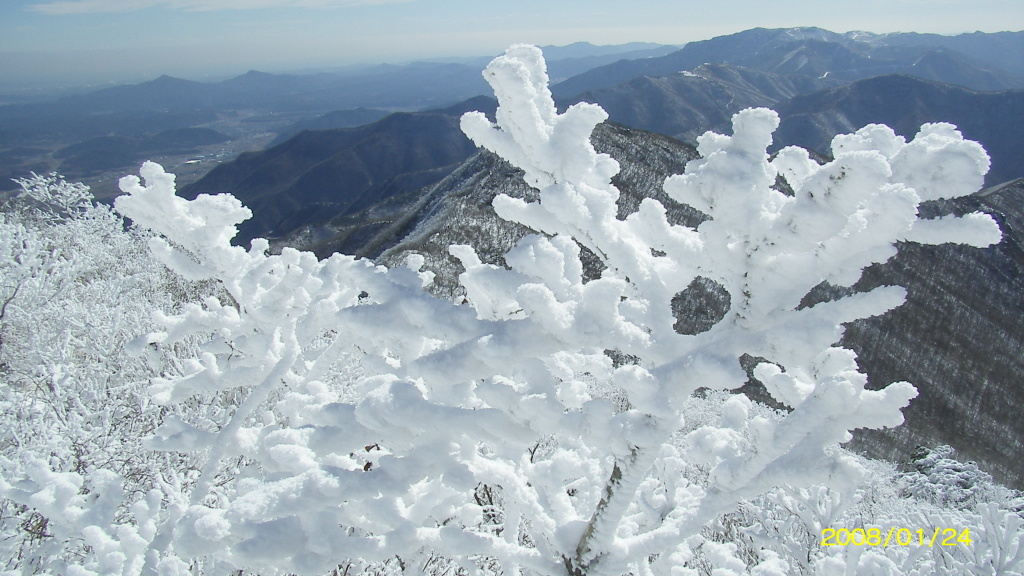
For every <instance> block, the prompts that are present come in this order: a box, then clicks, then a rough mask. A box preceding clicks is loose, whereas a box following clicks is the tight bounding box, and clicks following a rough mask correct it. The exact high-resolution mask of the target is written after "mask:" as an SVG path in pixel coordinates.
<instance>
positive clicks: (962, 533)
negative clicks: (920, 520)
mask: <svg viewBox="0 0 1024 576" xmlns="http://www.w3.org/2000/svg"><path fill="white" fill-rule="evenodd" d="M971 543H972V540H971V529H970V528H964V529H963V530H957V529H955V528H935V529H934V530H925V529H923V528H920V529H917V530H911V529H910V528H896V527H895V526H893V527H892V528H889V531H888V532H883V531H882V529H881V528H854V529H852V530H848V529H846V528H824V529H822V531H821V545H822V546H883V547H885V546H928V547H932V546H958V545H961V544H963V545H965V546H970V545H971Z"/></svg>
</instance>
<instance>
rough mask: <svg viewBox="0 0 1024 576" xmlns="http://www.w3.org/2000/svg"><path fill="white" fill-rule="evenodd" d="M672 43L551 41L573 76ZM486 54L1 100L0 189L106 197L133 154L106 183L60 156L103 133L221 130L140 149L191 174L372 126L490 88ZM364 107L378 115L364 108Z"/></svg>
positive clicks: (561, 68) (556, 69)
mask: <svg viewBox="0 0 1024 576" xmlns="http://www.w3.org/2000/svg"><path fill="white" fill-rule="evenodd" d="M675 49H676V47H673V46H660V45H657V44H647V43H632V44H625V45H621V46H594V45H592V44H587V43H577V44H572V45H570V46H565V47H550V48H549V52H551V53H552V54H553V56H552V57H551V69H552V73H553V74H560V75H561V77H568V76H572V75H575V74H578V73H580V72H583V71H585V70H587V69H589V68H592V67H594V66H601V65H604V64H608V63H610V62H613V61H615V60H618V59H620V58H623V57H627V58H630V57H631V58H646V57H651V56H661V55H664V54H665V53H668V52H672V51H674V50H675ZM489 60H490V57H481V58H479V59H470V60H469V61H460V62H414V63H410V64H405V65H391V64H382V65H378V66H367V67H359V68H347V69H342V70H339V71H334V72H318V73H310V74H268V73H265V72H259V71H255V70H253V71H249V72H248V73H246V74H243V75H241V76H238V77H234V78H230V79H227V80H223V81H220V82H212V83H211V82H196V81H191V80H183V79H180V78H174V77H170V76H161V77H159V78H156V79H154V80H151V81H148V82H143V83H141V84H134V85H126V86H116V87H111V88H105V89H102V90H97V91H94V92H90V93H86V94H77V95H70V96H64V97H61V98H58V99H55V100H49V101H47V100H43V101H34V102H21V101H19V102H16V103H10V104H6V105H3V104H2V102H3V99H2V98H0V191H2V190H10V189H13V188H14V184H13V183H12V182H11V181H10V179H11V178H17V177H23V176H26V175H28V173H29V172H30V171H34V172H37V173H46V172H50V171H54V170H55V171H59V172H61V173H63V174H65V175H66V176H67V177H69V178H73V179H86V180H87V183H89V184H92V185H94V187H95V188H97V190H96V193H97V194H99V195H100V196H104V195H106V194H110V193H113V192H114V190H116V186H115V185H114V180H116V177H117V176H118V172H127V171H131V170H133V169H134V168H135V166H134V164H135V163H136V162H137V158H136V157H135V156H136V155H133V154H125V153H117V154H111V155H109V156H108V159H107V160H106V161H105V162H103V164H104V168H106V169H108V172H107V174H106V176H107V178H106V180H103V179H101V178H99V174H98V172H101V171H100V170H98V169H97V168H98V166H97V168H94V169H91V170H83V169H82V166H81V165H80V163H76V162H68V161H66V158H67V157H66V156H61V155H55V154H54V153H55V152H57V151H58V150H61V149H65V148H68V147H76V149H78V150H80V151H81V152H82V153H87V152H86V151H85V150H84V148H88V147H89V146H91V145H94V149H95V151H96V155H101V154H103V152H104V151H105V150H109V149H110V142H107V141H104V140H102V139H105V138H118V139H122V140H124V141H128V140H140V139H141V140H146V139H149V138H152V137H154V136H156V135H157V134H158V133H160V132H163V131H167V130H181V129H185V128H203V129H210V130H215V131H217V132H219V133H221V134H223V135H224V136H225V137H226V138H227V139H228V141H230V143H228V144H225V143H224V142H219V143H217V145H213V144H204V145H201V144H197V145H196V146H193V147H192V148H190V149H188V150H185V149H182V148H180V147H173V148H167V149H159V148H158V149H153V148H148V149H147V148H145V147H142V148H140V151H141V150H143V149H145V150H146V154H148V155H149V156H148V157H149V158H151V159H155V160H160V161H162V162H164V163H165V164H168V165H169V166H168V167H171V166H180V165H181V164H182V163H184V162H186V161H192V160H196V159H197V158H198V159H199V161H200V162H199V164H200V165H199V166H196V165H194V164H190V165H189V168H188V170H187V171H184V170H183V171H182V174H179V177H186V178H187V179H191V177H192V172H196V173H205V170H201V168H204V167H205V168H206V169H208V168H209V167H212V165H213V163H214V162H216V161H220V160H223V159H225V158H228V159H230V158H233V157H235V156H237V155H238V154H239V153H241V152H243V151H246V150H256V149H261V148H263V147H264V146H266V145H267V144H268V143H270V142H271V141H274V140H275V138H277V137H278V136H279V135H281V134H284V133H290V134H294V133H297V132H298V131H299V130H301V129H303V128H304V127H305V126H303V125H302V124H301V122H303V121H309V120H312V119H314V118H317V117H319V116H321V115H324V114H328V113H332V112H334V114H333V115H332V116H331V117H330V118H329V119H326V120H324V121H323V123H322V125H321V127H323V128H337V127H342V126H353V125H358V124H364V123H368V122H371V121H373V120H377V119H380V118H381V117H383V115H386V113H389V112H394V111H411V110H420V109H425V108H436V107H442V106H446V105H450V104H453V103H455V102H458V101H460V100H464V99H466V98H469V97H472V96H475V95H482V94H488V93H489V92H490V88H489V87H488V86H487V84H486V83H485V82H484V80H483V78H482V77H481V75H480V70H481V69H482V68H483V66H484V65H486V63H487V61H489ZM364 109H372V110H374V112H369V113H366V112H359V111H360V110H364ZM293 125H295V126H296V127H295V128H292V126H293ZM89 142H92V144H89ZM115 158H120V159H121V162H120V163H117V162H115ZM97 185H98V186H97ZM100 188H105V190H104V189H100Z"/></svg>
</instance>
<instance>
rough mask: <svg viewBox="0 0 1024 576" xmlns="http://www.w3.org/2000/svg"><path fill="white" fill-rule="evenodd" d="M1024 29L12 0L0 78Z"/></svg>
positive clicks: (593, 3)
mask: <svg viewBox="0 0 1024 576" xmlns="http://www.w3.org/2000/svg"><path fill="white" fill-rule="evenodd" d="M757 26H761V27H767V28H776V27H789V26H820V27H822V28H827V29H829V30H833V31H836V32H846V31H849V30H866V31H870V32H893V31H913V32H936V33H942V34H952V33H961V32H973V31H976V30H980V31H984V32H996V31H1001V30H1021V29H1024V1H1022V0H857V1H850V0H845V1H834V0H811V1H807V0H702V1H700V2H688V1H684V0H633V1H631V2H623V1H617V2H613V1H609V0H589V1H582V0H579V1H578V0H570V1H561V2H552V1H547V2H544V1H540V0H516V1H512V2H490V1H487V0H477V1H472V0H4V1H2V2H0V85H4V84H8V85H9V84H14V83H18V82H23V83H31V82H38V81H63V82H66V83H74V82H79V83H82V82H95V83H102V82H109V81H137V80H144V79H148V78H153V77H156V76H159V75H160V74H172V75H175V76H181V77H186V78H195V79H203V78H212V77H217V76H227V75H233V74H239V73H242V72H245V71H246V70H249V69H259V70H265V71H283V70H289V69H300V68H306V67H328V66H339V65H345V64H352V63H365V62H402V61H409V60H413V59H416V58H430V57H440V56H478V55H489V54H496V53H499V52H500V51H501V50H503V49H504V47H506V46H507V45H509V44H511V43H515V42H530V43H535V44H541V45H544V44H555V45H564V44H569V43H572V42H576V41H588V42H592V43H595V44H619V43H625V42H631V41H645V42H659V43H665V44H683V43H686V42H688V41H694V40H703V39H707V38H711V37H714V36H719V35H722V34H729V33H733V32H738V31H740V30H745V29H747V28H753V27H757Z"/></svg>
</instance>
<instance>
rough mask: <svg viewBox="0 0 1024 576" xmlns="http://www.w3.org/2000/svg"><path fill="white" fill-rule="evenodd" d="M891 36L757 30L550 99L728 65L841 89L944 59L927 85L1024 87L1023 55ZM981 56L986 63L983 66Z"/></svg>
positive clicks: (595, 76)
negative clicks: (643, 78) (819, 80)
mask: <svg viewBox="0 0 1024 576" xmlns="http://www.w3.org/2000/svg"><path fill="white" fill-rule="evenodd" d="M1012 34H1013V35H1014V36H1000V37H998V38H995V39H993V40H992V42H991V44H994V45H999V46H1011V47H1013V46H1016V45H1017V43H1016V42H1014V40H1015V39H1017V38H1021V39H1024V32H1015V33H1012ZM894 38H896V39H897V41H895V42H893V43H892V44H889V43H887V42H886V37H885V36H882V35H875V34H868V33H863V32H861V33H847V34H837V33H835V32H829V31H827V30H822V29H820V28H787V29H765V28H755V29H752V30H746V31H743V32H739V33H736V34H731V35H728V36H719V37H717V38H712V39H710V40H704V41H701V42H691V43H689V44H687V45H685V46H683V48H682V49H680V50H679V51H677V52H673V53H671V54H668V55H666V56H662V57H660V58H647V59H644V60H636V61H620V62H616V63H614V64H609V65H607V66H602V67H598V68H594V69H592V70H589V71H587V72H585V73H583V74H580V75H578V76H576V77H573V78H570V79H568V80H566V81H564V82H561V83H559V84H556V85H555V86H553V87H552V93H554V94H555V95H556V96H561V97H569V96H573V95H576V94H581V93H583V92H586V91H589V90H595V89H599V88H608V87H611V86H615V85H618V84H622V83H624V82H628V81H630V80H632V79H633V78H637V77H639V76H667V75H670V74H674V73H676V72H680V71H684V70H693V69H694V68H696V67H698V66H700V65H702V64H730V65H733V66H742V67H745V68H751V69H755V70H761V71H763V72H771V73H774V74H780V75H791V74H801V75H804V76H811V77H814V78H822V79H823V80H829V81H831V82H835V83H841V82H850V81H854V80H859V79H863V78H868V77H871V76H878V75H882V74H911V75H914V73H915V69H914V68H915V62H919V61H920V60H921V59H922V58H924V57H926V56H927V57H928V58H929V59H932V60H944V61H946V62H947V65H948V68H949V70H948V71H947V70H943V69H942V67H940V66H934V65H933V66H930V67H928V68H922V69H920V71H922V73H927V74H928V75H929V76H928V77H926V79H928V80H933V81H937V82H944V83H947V84H957V85H964V86H966V87H968V88H972V89H976V90H1004V89H1010V88H1024V75H1021V74H1019V73H1017V72H1010V71H1008V70H1007V68H1013V69H1014V70H1016V68H1017V66H1016V64H1015V62H1016V59H1017V58H1018V57H1019V58H1021V59H1024V51H1021V52H1009V53H1002V52H1000V51H998V50H995V49H990V50H989V49H982V48H978V49H975V50H973V51H972V55H971V56H968V55H966V54H961V53H957V52H954V51H953V50H952V48H950V46H949V45H935V44H936V42H935V41H932V42H931V43H932V45H911V44H908V43H907V42H908V39H907V37H904V36H896V37H894ZM869 40H870V41H869ZM984 43H985V41H984V40H983V39H979V40H977V42H976V44H978V45H982V44H984ZM950 45H953V44H950ZM1011 49H1012V48H1011ZM978 58H989V59H988V60H985V61H979V60H977V59H978ZM965 71H969V74H968V73H966V72H965ZM954 72H955V73H954Z"/></svg>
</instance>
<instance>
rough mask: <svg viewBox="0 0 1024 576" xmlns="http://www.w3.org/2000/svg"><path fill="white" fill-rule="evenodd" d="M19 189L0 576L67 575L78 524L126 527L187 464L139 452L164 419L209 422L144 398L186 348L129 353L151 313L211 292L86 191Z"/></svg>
mask: <svg viewBox="0 0 1024 576" xmlns="http://www.w3.org/2000/svg"><path fill="white" fill-rule="evenodd" d="M19 184H20V186H21V192H20V194H19V197H18V198H17V199H16V200H14V201H13V204H12V205H10V206H9V207H8V208H9V209H8V210H7V211H5V212H3V213H0V378H2V385H0V422H2V427H0V495H2V496H3V498H4V499H3V500H2V501H0V570H12V569H18V570H19V571H20V572H21V573H25V574H31V573H36V572H41V573H46V572H52V573H62V572H64V571H65V568H66V566H67V564H68V563H69V562H71V563H77V562H78V560H79V559H80V558H81V557H82V556H83V555H85V554H86V553H87V550H88V549H89V548H88V547H90V546H94V544H93V543H92V542H91V541H90V540H89V538H88V537H87V536H85V535H84V534H83V532H82V530H83V529H85V528H86V527H87V526H89V525H93V524H98V525H104V524H110V523H111V522H114V521H115V519H118V520H123V519H124V517H125V514H127V513H128V509H129V507H130V506H131V505H132V504H134V503H136V502H138V501H141V500H144V496H145V493H146V492H147V491H148V490H150V489H152V488H154V487H155V486H156V485H158V484H159V482H160V481H162V480H163V479H164V478H165V477H168V475H170V476H177V474H178V473H179V472H181V473H185V472H186V471H187V469H188V468H189V462H188V458H189V457H187V456H176V455H168V454H157V453H153V452H150V451H147V450H145V449H144V448H143V445H142V441H143V438H144V437H146V436H148V435H150V434H152V433H153V430H154V429H155V428H156V426H157V425H158V424H159V423H160V422H161V420H162V419H163V418H164V417H165V416H167V415H168V414H173V413H175V412H181V411H183V410H184V409H186V408H187V409H189V411H190V413H191V414H192V415H193V417H195V416H196V415H198V414H200V413H201V411H198V410H196V407H195V406H189V405H187V404H183V405H180V406H176V407H170V408H165V407H160V406H157V405H155V404H153V403H152V402H151V401H150V400H149V396H148V394H147V392H146V387H147V385H148V380H149V378H151V377H152V376H154V375H157V374H159V373H160V371H161V370H166V371H169V372H173V371H174V364H175V363H176V362H178V361H179V358H183V357H185V356H187V355H188V354H189V351H188V350H187V349H182V348H177V349H167V350H165V351H164V352H163V353H161V352H159V351H156V350H151V351H150V353H149V354H148V355H146V356H139V355H137V354H129V353H127V352H126V350H125V347H126V344H127V343H128V342H130V341H131V340H132V339H134V338H136V337H137V336H138V334H139V333H140V332H142V331H149V330H153V329H155V328H156V326H157V325H156V324H155V323H154V322H153V320H152V319H151V317H150V316H151V314H152V312H153V311H154V310H164V311H167V312H170V311H173V310H174V308H175V307H176V306H177V305H178V303H179V302H181V301H183V300H190V299H192V298H194V297H195V296H196V294H199V293H201V292H200V290H201V289H203V287H200V286H196V285H192V284H189V283H187V282H183V281H181V279H180V277H179V276H177V275H176V274H172V273H170V272H168V271H167V269H166V268H165V267H164V266H162V265H161V264H159V263H157V262H154V261H153V259H152V258H151V257H150V256H149V253H148V249H147V246H146V234H143V233H141V232H140V231H138V230H126V229H125V226H124V221H123V219H122V218H121V217H120V216H118V215H117V214H116V213H114V211H113V210H112V209H111V208H110V207H109V206H105V205H102V204H94V203H93V201H92V194H91V193H90V191H89V189H88V188H87V187H86V186H83V185H81V184H73V183H69V182H66V181H64V180H63V179H61V178H59V177H56V176H54V175H49V176H37V175H33V176H32V177H31V178H27V179H24V180H21V181H19ZM206 288H212V287H206ZM206 291H207V292H210V290H209V289H207V290H206ZM157 501H159V498H158V499H157ZM86 509H88V510H90V512H89V513H88V514H85V513H84V510H86ZM79 512H81V514H79Z"/></svg>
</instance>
